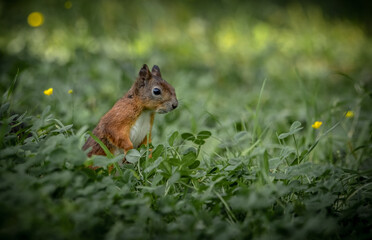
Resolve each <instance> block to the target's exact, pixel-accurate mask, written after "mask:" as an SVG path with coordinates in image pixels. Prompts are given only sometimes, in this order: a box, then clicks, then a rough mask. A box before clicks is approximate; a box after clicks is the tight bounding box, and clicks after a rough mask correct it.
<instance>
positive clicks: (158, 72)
mask: <svg viewBox="0 0 372 240" xmlns="http://www.w3.org/2000/svg"><path fill="white" fill-rule="evenodd" d="M151 72H152V74H154V75H155V76H158V77H161V73H160V68H159V67H158V66H157V65H154V66H153V67H152V70H151Z"/></svg>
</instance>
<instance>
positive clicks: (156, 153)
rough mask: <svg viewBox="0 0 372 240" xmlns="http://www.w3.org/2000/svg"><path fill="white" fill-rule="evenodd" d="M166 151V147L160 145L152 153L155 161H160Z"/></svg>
mask: <svg viewBox="0 0 372 240" xmlns="http://www.w3.org/2000/svg"><path fill="white" fill-rule="evenodd" d="M163 151H164V145H162V144H160V145H158V146H157V147H156V148H155V150H154V151H153V152H152V158H153V159H154V160H156V159H158V157H159V156H160V155H161V154H162V153H163Z"/></svg>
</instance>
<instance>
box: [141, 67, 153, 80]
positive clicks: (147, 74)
mask: <svg viewBox="0 0 372 240" xmlns="http://www.w3.org/2000/svg"><path fill="white" fill-rule="evenodd" d="M139 76H140V77H141V78H142V79H143V80H148V79H150V78H151V73H150V70H149V67H148V66H147V65H146V64H143V66H142V68H141V70H140V71H139Z"/></svg>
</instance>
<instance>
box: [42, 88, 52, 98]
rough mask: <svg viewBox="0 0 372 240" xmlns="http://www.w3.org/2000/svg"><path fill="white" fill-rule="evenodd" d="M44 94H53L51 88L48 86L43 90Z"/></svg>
mask: <svg viewBox="0 0 372 240" xmlns="http://www.w3.org/2000/svg"><path fill="white" fill-rule="evenodd" d="M44 94H45V95H47V96H50V95H52V94H53V88H49V89H47V90H44Z"/></svg>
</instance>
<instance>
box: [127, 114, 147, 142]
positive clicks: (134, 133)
mask: <svg viewBox="0 0 372 240" xmlns="http://www.w3.org/2000/svg"><path fill="white" fill-rule="evenodd" d="M150 124H151V112H150V111H144V112H142V113H141V115H140V116H139V117H138V119H137V121H136V122H135V123H134V125H133V126H132V128H131V129H130V137H129V138H130V141H131V142H132V143H133V148H138V147H139V146H140V144H141V143H142V141H143V139H144V138H145V137H146V136H147V134H148V133H149V132H150Z"/></svg>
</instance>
